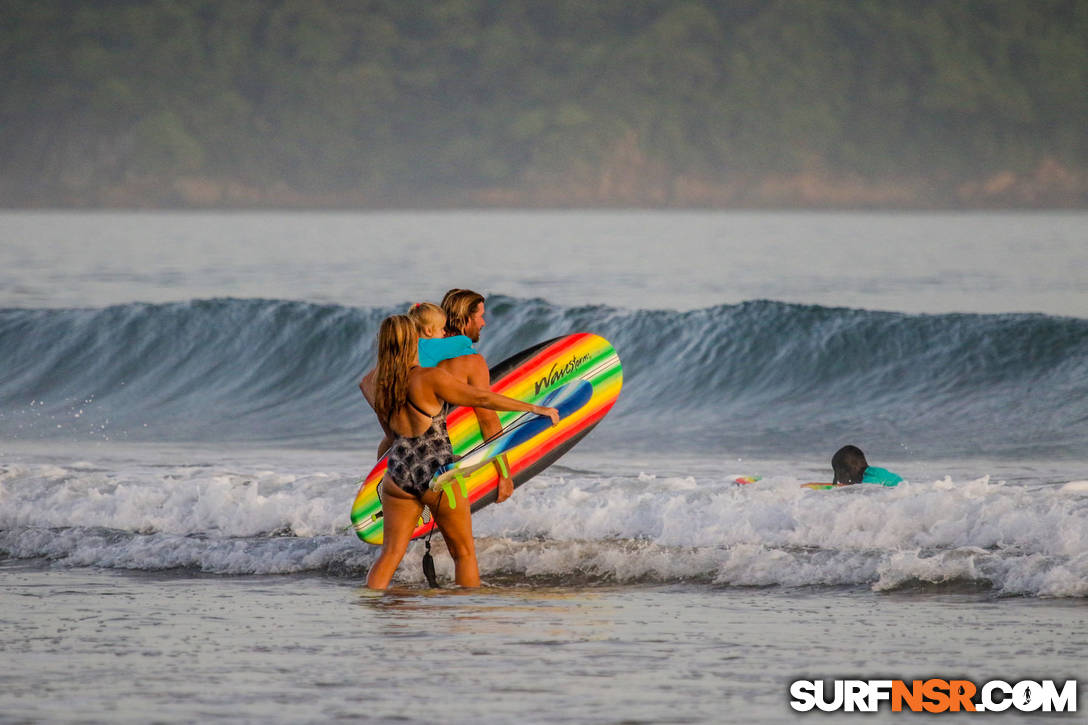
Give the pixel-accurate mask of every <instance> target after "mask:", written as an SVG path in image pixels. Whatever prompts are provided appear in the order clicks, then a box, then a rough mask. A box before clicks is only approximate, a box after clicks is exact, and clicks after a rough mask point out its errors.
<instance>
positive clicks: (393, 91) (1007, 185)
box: [0, 0, 1088, 207]
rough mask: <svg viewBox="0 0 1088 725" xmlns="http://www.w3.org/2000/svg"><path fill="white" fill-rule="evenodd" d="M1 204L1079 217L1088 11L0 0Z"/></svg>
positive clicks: (984, 3) (995, 5)
mask: <svg viewBox="0 0 1088 725" xmlns="http://www.w3.org/2000/svg"><path fill="white" fill-rule="evenodd" d="M0 88H2V89H3V90H2V97H0V139H2V140H0V205H3V206H24V205H29V206H40V205H76V206H96V205H111V206H153V205H161V206H169V205H189V206H331V207H336V206H361V207H381V206H423V205H530V206H533V205H559V206H566V205H580V206H599V205H661V206H669V205H677V206H724V207H729V206H796V205H800V206H845V207H856V206H893V207H896V206H899V207H911V206H1005V205H1008V206H1083V205H1085V203H1086V202H1088V174H1086V169H1088V134H1086V133H1085V129H1086V128H1088V2H1086V1H1085V0H1031V1H1030V2H1019V1H1015V0H911V1H903V2H893V1H888V2H877V1H876V0H872V1H864V0H822V1H817V0H811V1H808V2H802V1H801V0H733V1H724V0H719V1H717V2H714V1H712V0H641V1H640V0H597V1H593V2H587V1H586V0H577V1H575V0H553V1H551V2H542V1H540V0H369V1H352V0H159V1H143V2H133V1H130V0H99V1H98V2H85V1H79V0H0Z"/></svg>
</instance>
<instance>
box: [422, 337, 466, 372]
mask: <svg viewBox="0 0 1088 725" xmlns="http://www.w3.org/2000/svg"><path fill="white" fill-rule="evenodd" d="M475 354H476V350H475V349H474V348H473V347H472V340H470V339H469V338H468V337H467V336H466V335H454V336H453V337H433V338H420V340H419V364H420V366H422V367H425V368H433V367H434V366H435V365H437V364H438V363H440V362H442V361H443V360H449V359H450V358H452V357H461V356H463V355H475Z"/></svg>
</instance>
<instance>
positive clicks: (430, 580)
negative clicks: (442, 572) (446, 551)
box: [423, 491, 445, 589]
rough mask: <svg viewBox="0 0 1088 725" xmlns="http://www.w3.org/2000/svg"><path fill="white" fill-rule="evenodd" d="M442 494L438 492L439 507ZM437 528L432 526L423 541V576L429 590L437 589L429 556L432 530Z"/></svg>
mask: <svg viewBox="0 0 1088 725" xmlns="http://www.w3.org/2000/svg"><path fill="white" fill-rule="evenodd" d="M444 493H445V491H439V493H438V505H439V506H441V505H442V494H444ZM431 520H432V521H433V520H434V512H433V511H432V512H431ZM437 528H438V525H437V524H435V525H434V526H432V527H431V530H430V531H428V532H427V538H426V539H424V541H423V543H424V546H425V547H426V551H424V552H423V576H424V577H425V578H426V579H427V584H428V585H430V587H431V589H438V588H439V586H438V576H437V575H436V574H435V572H434V557H433V556H431V537H432V536H434V530H435V529H437Z"/></svg>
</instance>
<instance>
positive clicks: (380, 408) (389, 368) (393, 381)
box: [374, 315, 419, 421]
mask: <svg viewBox="0 0 1088 725" xmlns="http://www.w3.org/2000/svg"><path fill="white" fill-rule="evenodd" d="M418 345H419V332H418V331H417V330H416V323H414V322H413V321H412V320H411V319H410V318H409V317H408V316H407V315H390V316H389V317H386V318H385V319H384V320H382V324H381V327H380V328H378V365H377V368H376V369H375V376H374V383H375V388H376V390H375V395H374V410H375V411H376V412H377V413H378V417H379V418H381V419H382V420H386V421H388V420H389V418H390V416H392V415H393V413H395V412H396V411H398V410H400V409H401V408H402V407H404V405H405V403H406V402H407V401H408V371H409V370H410V369H411V367H412V361H413V360H414V359H415V356H416V351H417V346H418Z"/></svg>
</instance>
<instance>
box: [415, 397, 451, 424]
mask: <svg viewBox="0 0 1088 725" xmlns="http://www.w3.org/2000/svg"><path fill="white" fill-rule="evenodd" d="M405 400H407V401H408V405H410V406H412V407H413V408H415V409H416V412H418V413H420V414H421V415H424V416H426V417H428V418H431V419H434V418H440V417H441V416H442V413H443V412H444V411H445V409H446V407H445V406H442V409H441V410H439V411H438V413H436V414H434V415H431V414H430V413H428V412H427V411H425V410H423V408H420V407H419V406H418V405H416V404H415V402H414V401H413V400H412V398H411V397H410V396H405Z"/></svg>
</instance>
